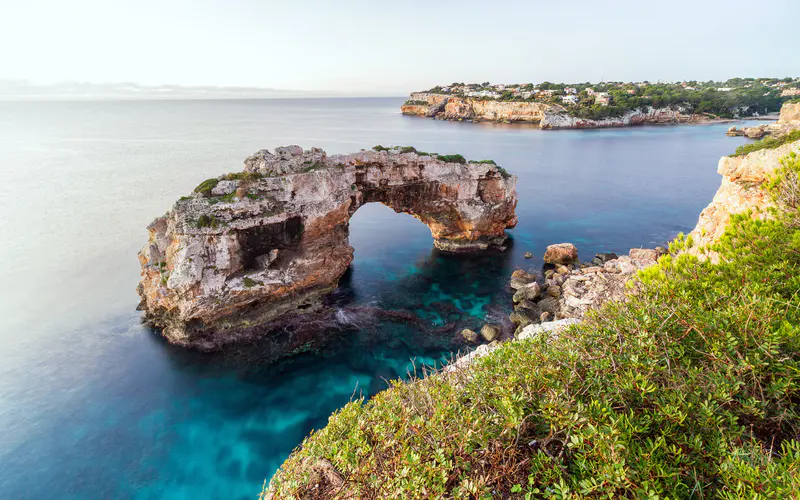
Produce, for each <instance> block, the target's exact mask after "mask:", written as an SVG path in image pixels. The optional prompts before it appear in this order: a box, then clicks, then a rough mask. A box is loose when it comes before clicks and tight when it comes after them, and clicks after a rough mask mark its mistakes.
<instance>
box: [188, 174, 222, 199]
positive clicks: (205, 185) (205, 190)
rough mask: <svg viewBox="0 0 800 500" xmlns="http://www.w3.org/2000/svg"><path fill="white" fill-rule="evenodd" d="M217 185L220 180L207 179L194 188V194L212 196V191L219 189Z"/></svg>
mask: <svg viewBox="0 0 800 500" xmlns="http://www.w3.org/2000/svg"><path fill="white" fill-rule="evenodd" d="M217 184H219V179H217V178H213V179H206V180H204V181H203V182H201V183H200V184H198V185H197V187H196V188H194V192H195V193H200V194H202V195H203V196H211V190H212V189H214V188H215V187H217Z"/></svg>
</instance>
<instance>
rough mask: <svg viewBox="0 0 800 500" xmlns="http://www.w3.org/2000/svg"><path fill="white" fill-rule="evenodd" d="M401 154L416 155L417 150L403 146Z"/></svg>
mask: <svg viewBox="0 0 800 500" xmlns="http://www.w3.org/2000/svg"><path fill="white" fill-rule="evenodd" d="M400 152H401V153H416V152H417V149H416V148H414V147H412V146H401V147H400Z"/></svg>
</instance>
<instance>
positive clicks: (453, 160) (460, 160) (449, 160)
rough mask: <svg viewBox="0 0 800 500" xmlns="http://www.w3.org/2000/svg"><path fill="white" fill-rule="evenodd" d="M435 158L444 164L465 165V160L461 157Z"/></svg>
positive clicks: (446, 156) (444, 156)
mask: <svg viewBox="0 0 800 500" xmlns="http://www.w3.org/2000/svg"><path fill="white" fill-rule="evenodd" d="M436 158H437V159H439V160H441V161H443V162H445V163H461V164H462V165H464V164H466V163H467V159H466V158H464V157H463V156H461V155H437V156H436Z"/></svg>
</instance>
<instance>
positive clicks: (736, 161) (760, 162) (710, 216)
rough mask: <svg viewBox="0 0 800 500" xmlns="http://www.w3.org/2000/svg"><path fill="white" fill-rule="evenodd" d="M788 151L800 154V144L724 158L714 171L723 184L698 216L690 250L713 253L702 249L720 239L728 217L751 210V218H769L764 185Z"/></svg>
mask: <svg viewBox="0 0 800 500" xmlns="http://www.w3.org/2000/svg"><path fill="white" fill-rule="evenodd" d="M791 152H800V141H796V142H793V143H789V144H785V145H783V146H781V147H779V148H775V149H762V150H760V151H754V152H752V153H750V154H747V155H745V156H734V157H729V156H723V157H722V158H720V160H719V165H718V166H717V172H718V173H719V174H720V175H721V176H722V183H721V185H720V187H719V189H718V190H717V192H716V194H715V195H714V199H713V200H712V201H711V203H710V204H709V205H708V206H707V207H706V208H705V209H703V211H702V212H701V213H700V218H699V220H698V221H697V226H696V227H695V228H694V230H693V231H692V232H691V233H690V235H691V237H692V239H693V241H694V243H695V246H694V248H692V249H690V250H689V251H690V252H692V253H695V254H698V255H700V256H701V257H702V256H705V255H709V256H711V257H712V258H714V254H713V253H706V252H702V251H700V249H701V248H704V247H707V246H708V245H709V244H711V243H713V242H715V241H717V240H719V238H720V237H721V236H722V234H723V233H724V232H725V227H726V226H727V225H728V222H729V221H730V219H731V214H737V213H742V212H745V211H748V210H749V211H751V214H752V216H753V217H754V218H760V219H763V218H765V217H767V216H768V213H769V212H768V211H769V208H770V207H771V206H772V200H771V199H770V196H769V194H768V193H767V191H766V190H765V189H764V185H765V183H766V182H767V181H768V180H769V179H770V178H771V177H772V175H773V174H774V172H775V170H776V169H778V168H780V166H781V164H780V160H781V158H783V157H784V156H787V155H788V154H789V153H791Z"/></svg>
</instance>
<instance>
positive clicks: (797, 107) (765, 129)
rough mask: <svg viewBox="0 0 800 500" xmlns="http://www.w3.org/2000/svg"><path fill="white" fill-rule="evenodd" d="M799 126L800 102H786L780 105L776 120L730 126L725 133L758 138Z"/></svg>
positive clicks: (783, 133)
mask: <svg viewBox="0 0 800 500" xmlns="http://www.w3.org/2000/svg"><path fill="white" fill-rule="evenodd" d="M798 128H800V102H786V103H784V104H783V106H781V112H780V115H779V116H778V121H776V122H775V123H762V124H761V125H756V126H754V127H742V128H736V127H731V128H729V129H728V132H727V135H729V136H732V137H735V136H741V137H747V138H748V139H760V138H762V137H764V136H765V135H772V136H778V137H779V136H782V135H785V134H788V133H789V132H791V131H793V130H797V129H798Z"/></svg>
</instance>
